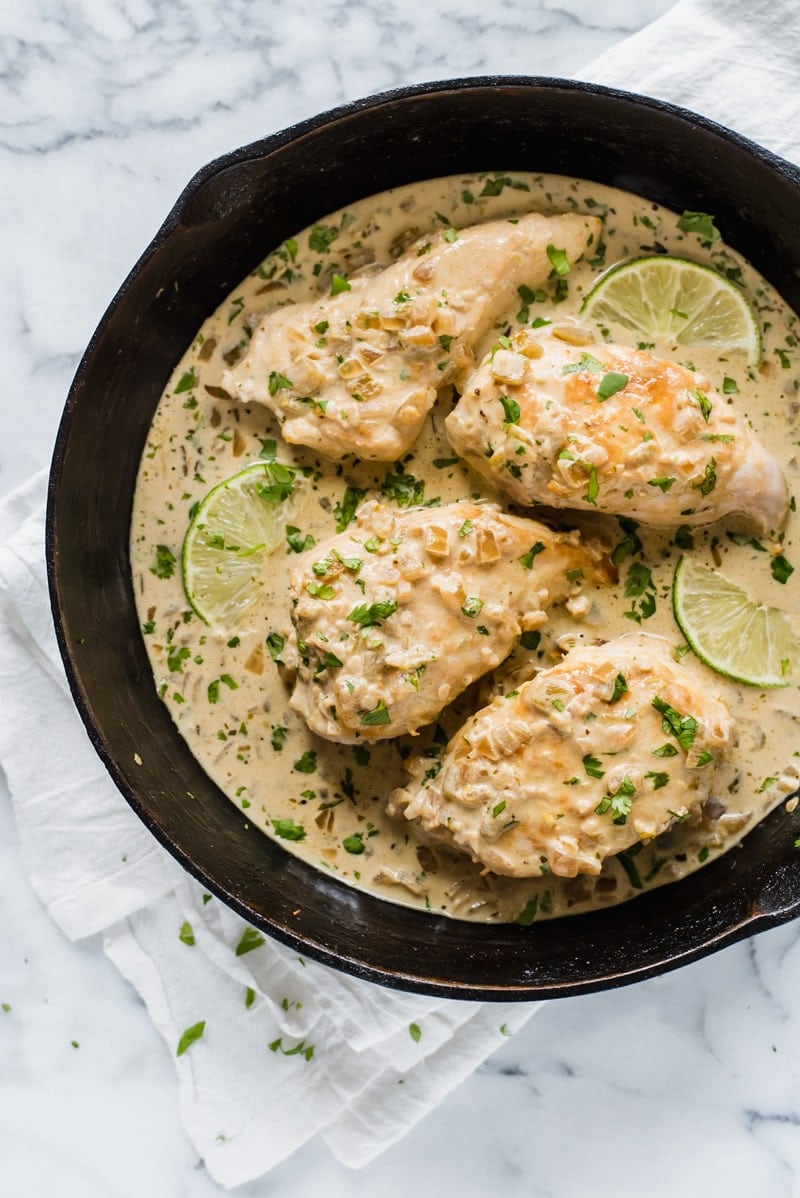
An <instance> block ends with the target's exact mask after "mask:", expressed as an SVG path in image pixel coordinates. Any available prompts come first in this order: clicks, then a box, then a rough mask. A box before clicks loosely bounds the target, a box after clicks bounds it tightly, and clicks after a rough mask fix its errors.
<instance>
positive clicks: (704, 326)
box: [581, 254, 761, 365]
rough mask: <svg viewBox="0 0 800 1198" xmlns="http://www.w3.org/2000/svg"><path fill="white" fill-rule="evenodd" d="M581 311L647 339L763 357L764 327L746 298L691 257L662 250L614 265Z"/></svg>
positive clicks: (754, 358) (753, 359) (755, 358)
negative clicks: (673, 254)
mask: <svg viewBox="0 0 800 1198" xmlns="http://www.w3.org/2000/svg"><path fill="white" fill-rule="evenodd" d="M581 314H582V315H584V316H588V317H590V318H591V319H592V320H596V321H599V322H602V323H603V324H605V323H613V324H617V325H622V326H623V327H624V328H626V329H631V330H633V332H635V333H639V334H640V335H641V336H643V337H664V338H667V339H668V340H670V341H672V342H676V343H677V344H678V345H687V346H689V345H693V346H703V345H707V346H711V347H713V348H714V349H721V350H725V351H731V350H740V351H741V352H743V353H746V354H747V357H748V360H749V361H750V362H751V363H752V364H753V365H757V364H758V363H759V362H760V361H761V331H760V329H759V326H758V320H757V319H756V314H755V312H754V311H753V309H752V307H751V305H750V303H749V301H748V300H747V298H746V296H745V295H744V294H743V293H742V291H740V289H739V288H738V287H737V286H736V284H735V283H731V281H730V280H729V279H726V278H725V276H724V275H721V274H719V272H718V271H716V270H713V269H712V268H711V267H710V266H703V265H701V264H700V263H699V262H690V261H689V260H688V259H687V258H674V257H672V256H671V255H669V254H657V255H655V256H654V257H649V258H632V259H631V260H630V261H628V262H621V263H619V265H617V266H612V267H611V269H610V270H607V271H606V273H605V274H604V275H603V276H602V277H601V278H600V279H599V280H598V281H597V283H595V285H594V287H593V288H592V290H591V291H590V292H589V294H588V295H587V296H586V299H585V300H584V301H583V304H582V306H581Z"/></svg>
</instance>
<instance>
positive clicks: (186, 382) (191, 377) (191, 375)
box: [175, 366, 197, 395]
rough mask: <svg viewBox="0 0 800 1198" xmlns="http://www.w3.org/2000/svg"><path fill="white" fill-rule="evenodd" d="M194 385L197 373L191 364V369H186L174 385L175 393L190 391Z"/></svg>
mask: <svg viewBox="0 0 800 1198" xmlns="http://www.w3.org/2000/svg"><path fill="white" fill-rule="evenodd" d="M196 386H197V375H196V374H195V372H194V366H193V367H192V369H191V370H187V371H186V373H185V374H182V375H181V377H180V381H179V382H178V383H177V384H176V386H175V394H176V395H181V394H182V393H183V392H184V391H191V390H192V388H193V387H196Z"/></svg>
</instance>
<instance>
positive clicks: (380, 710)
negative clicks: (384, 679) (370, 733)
mask: <svg viewBox="0 0 800 1198" xmlns="http://www.w3.org/2000/svg"><path fill="white" fill-rule="evenodd" d="M359 714H360V718H361V723H362V724H367V725H368V726H369V727H377V726H378V725H380V724H390V723H391V719H392V717H391V715H390V714H389V708H388V707H387V706H386V704H385V703H384V701H383V699H379V700H378V702H377V705H376V706H375V707H373V709H372V711H362V712H360V713H359Z"/></svg>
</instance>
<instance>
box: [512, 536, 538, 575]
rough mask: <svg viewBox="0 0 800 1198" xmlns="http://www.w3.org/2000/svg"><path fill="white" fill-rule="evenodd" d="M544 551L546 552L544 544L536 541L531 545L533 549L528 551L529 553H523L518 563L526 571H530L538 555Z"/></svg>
mask: <svg viewBox="0 0 800 1198" xmlns="http://www.w3.org/2000/svg"><path fill="white" fill-rule="evenodd" d="M543 551H544V545H543V544H542V542H541V541H535V542H534V544H533V545H531V547H530V549H529V550H528V551H527V553H523V554H522V556H521V557H518V558H517V561H518V562H520V563H521V564H522V566H523V567H524V569H526V570H530V569H532V567H533V559H534V558H535V557H536V556H538V554H540V553H542V552H543Z"/></svg>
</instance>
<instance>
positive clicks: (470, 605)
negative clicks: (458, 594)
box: [461, 595, 483, 620]
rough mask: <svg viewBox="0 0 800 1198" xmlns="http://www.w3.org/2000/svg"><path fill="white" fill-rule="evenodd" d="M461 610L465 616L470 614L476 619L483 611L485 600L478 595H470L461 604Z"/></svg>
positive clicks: (471, 617)
mask: <svg viewBox="0 0 800 1198" xmlns="http://www.w3.org/2000/svg"><path fill="white" fill-rule="evenodd" d="M461 610H462V612H463V613H464V615H465V616H469V618H470V619H471V620H474V619H475V617H476V616H479V615H480V614H481V612H482V611H483V600H482V599H479V598H478V596H477V595H468V596H467V598H466V599H465V600H464V602H463V604H462V606H461Z"/></svg>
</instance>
